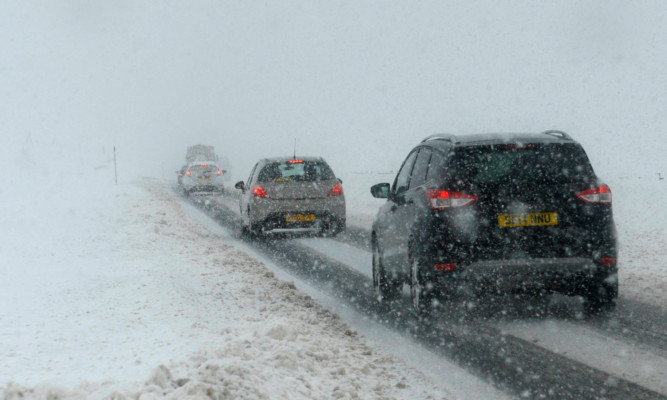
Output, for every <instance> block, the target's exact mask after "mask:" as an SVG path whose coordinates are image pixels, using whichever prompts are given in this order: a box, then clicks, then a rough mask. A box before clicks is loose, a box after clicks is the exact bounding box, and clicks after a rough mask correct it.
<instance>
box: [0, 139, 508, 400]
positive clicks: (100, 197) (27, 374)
mask: <svg viewBox="0 0 667 400" xmlns="http://www.w3.org/2000/svg"><path fill="white" fill-rule="evenodd" d="M23 150H24V151H23V154H21V156H20V157H19V159H20V160H22V161H20V162H21V163H23V164H22V168H20V169H16V170H15V171H14V172H15V174H14V175H13V177H12V178H11V179H10V180H9V181H7V183H13V184H14V186H13V187H14V188H15V189H16V190H14V191H13V192H12V196H6V197H4V198H3V207H2V208H0V223H1V225H2V227H3V229H2V231H0V276H2V279H1V280H0V360H1V361H0V397H2V398H40V399H41V398H87V399H98V398H104V397H107V396H113V397H112V398H114V399H122V398H134V399H137V398H139V399H143V400H146V399H154V398H179V399H181V398H204V397H206V398H209V397H211V398H235V399H236V398H238V399H243V398H247V399H257V398H284V399H287V398H289V399H299V398H300V399H313V398H387V399H390V398H397V399H415V398H424V399H428V398H431V399H442V398H445V399H453V398H459V395H457V391H456V389H454V388H453V387H450V388H448V387H447V385H443V380H442V379H438V378H437V377H433V376H426V375H424V374H423V373H421V372H420V371H418V370H417V369H415V368H413V367H411V366H410V365H406V364H405V363H404V362H402V361H401V359H400V358H397V357H396V356H393V355H392V354H390V353H389V352H387V351H385V350H383V349H382V347H381V346H378V345H376V344H374V343H375V342H374V340H373V338H367V337H364V336H363V335H361V334H359V333H358V332H356V331H355V330H354V329H352V328H350V327H349V326H348V325H347V324H346V323H344V322H342V321H341V319H340V318H339V317H338V316H336V315H335V314H333V313H331V312H330V311H328V310H327V309H326V308H324V307H323V306H322V305H321V304H319V302H318V301H316V300H314V299H313V298H311V297H310V296H309V295H307V294H305V293H304V292H302V291H301V290H299V289H297V288H296V286H295V284H294V283H293V282H291V281H290V280H289V279H278V278H277V277H276V276H275V274H274V273H273V272H271V268H270V266H267V265H265V264H264V263H263V262H261V261H258V260H257V259H256V258H253V257H251V256H249V255H248V254H247V253H246V252H244V251H242V250H239V249H237V248H235V246H237V247H241V248H243V245H242V244H240V243H238V242H237V241H236V240H235V239H233V238H231V237H229V236H227V234H226V233H225V231H224V229H222V228H221V227H220V226H218V225H217V224H216V223H214V222H213V221H212V220H210V219H209V218H208V217H206V216H204V215H203V214H202V213H201V212H200V211H199V210H197V209H196V208H195V207H193V206H192V205H190V204H188V203H187V202H185V201H184V200H183V199H181V198H180V197H178V196H177V195H175V194H174V193H173V191H172V190H171V189H170V185H169V184H167V183H166V182H164V181H158V180H153V179H149V178H141V179H139V180H137V181H136V182H134V183H129V184H120V185H117V186H115V185H113V169H112V168H110V164H109V163H106V162H102V163H101V164H98V165H93V164H92V163H88V162H86V161H90V160H80V159H78V160H77V159H74V158H72V157H71V154H73V153H69V151H70V150H71V149H66V150H63V151H62V152H59V151H58V150H57V149H54V148H51V147H49V146H44V145H35V144H32V143H28V144H27V145H26V146H24V149H23ZM68 154H69V155H70V158H69V159H68V158H62V159H61V161H59V162H60V163H61V164H54V168H51V169H50V170H49V171H48V172H46V173H45V172H44V171H43V170H42V169H41V168H40V167H38V166H37V165H36V163H34V161H35V160H41V161H45V160H50V161H55V160H56V159H59V157H62V156H66V155H68ZM62 160H65V161H62ZM64 181H67V182H69V183H70V184H68V185H63V182H64ZM7 187H8V186H4V187H3V188H4V189H5V190H6V188H7ZM440 368H442V366H440ZM452 370H453V371H452V372H453V373H455V374H458V375H456V376H459V378H457V379H460V381H461V385H460V386H461V387H463V388H468V389H465V390H467V391H468V392H470V389H469V387H470V386H471V385H472V386H473V387H475V388H477V389H475V390H473V391H472V393H477V395H482V394H483V395H484V396H487V397H488V396H492V397H500V398H502V397H503V395H502V394H499V393H498V392H496V391H495V390H494V389H491V388H486V385H485V384H483V383H481V382H480V381H478V380H477V379H476V378H474V377H472V376H470V375H469V374H466V373H463V372H460V371H458V372H457V371H455V370H457V368H456V367H452ZM471 382H473V383H472V384H471ZM475 382H476V383H475ZM450 383H451V382H450ZM459 390H462V389H459ZM107 398H111V397H107ZM464 398H465V397H464Z"/></svg>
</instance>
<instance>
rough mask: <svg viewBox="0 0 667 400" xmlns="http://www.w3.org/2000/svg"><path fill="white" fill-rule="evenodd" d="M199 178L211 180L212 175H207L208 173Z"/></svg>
mask: <svg viewBox="0 0 667 400" xmlns="http://www.w3.org/2000/svg"><path fill="white" fill-rule="evenodd" d="M199 179H202V180H206V181H210V180H211V177H210V176H206V175H201V176H200V177H199Z"/></svg>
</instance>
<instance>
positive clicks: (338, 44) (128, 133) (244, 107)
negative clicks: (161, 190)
mask: <svg viewBox="0 0 667 400" xmlns="http://www.w3.org/2000/svg"><path fill="white" fill-rule="evenodd" d="M665 17H667V3H665V2H662V1H653V2H648V1H645V2H626V1H622V2H621V1H589V2H575V1H566V2H533V1H507V2H497V1H471V2H447V1H444V2H443V1H429V2H426V1H425V2H412V1H405V2H398V1H396V2H394V1H391V2H388V1H364V2H358V1H326V2H324V1H321V2H319V1H279V2H272V1H244V2H232V1H195V2H189V1H141V2H135V1H114V2H103V1H83V0H70V1H61V2H51V1H27V2H23V1H14V0H10V1H4V2H2V3H1V4H0V37H2V39H0V44H1V51H0V94H1V96H2V98H0V105H1V108H0V113H1V114H0V133H1V134H2V137H3V138H7V139H8V140H6V143H10V144H11V143H12V141H11V140H10V139H9V138H14V142H15V143H20V141H21V140H23V138H25V137H26V135H27V134H28V133H29V134H31V137H32V138H33V140H44V141H49V140H51V141H55V142H58V141H66V142H72V141H74V142H79V143H83V144H86V145H90V146H94V147H99V148H105V149H106V150H107V151H108V149H110V147H111V146H112V145H116V146H118V149H119V155H120V160H121V161H122V165H121V168H122V172H123V174H124V176H131V175H139V174H142V175H152V176H161V175H162V174H164V172H163V171H165V169H166V170H167V172H171V171H173V170H175V169H177V168H178V167H179V166H180V164H181V163H182V161H183V158H184V154H185V146H187V145H189V144H194V143H209V144H214V145H216V147H218V149H219V153H220V154H223V155H226V156H228V157H229V158H230V159H231V161H232V164H233V165H234V175H235V176H234V177H235V178H243V177H244V176H245V175H246V174H247V173H248V172H249V170H250V168H251V166H252V164H253V163H254V162H255V161H256V160H257V159H258V158H260V157H263V156H273V155H286V154H291V152H292V146H293V142H294V139H296V140H297V152H298V153H301V154H310V155H322V156H324V157H325V158H326V159H327V160H329V162H330V163H331V164H332V166H334V169H336V170H347V171H352V170H357V169H361V170H364V169H395V168H396V167H398V165H397V163H400V162H401V161H402V158H403V157H404V156H405V154H406V153H407V151H408V150H409V148H410V146H412V145H414V144H415V143H416V142H418V140H419V139H421V138H422V137H424V136H426V135H428V134H431V133H434V132H438V131H448V132H488V131H539V130H542V129H548V128H560V129H564V130H567V131H568V132H570V133H571V134H572V135H573V136H575V138H577V139H578V140H580V141H581V142H582V143H583V144H584V146H585V147H586V149H587V151H588V153H589V155H590V156H591V158H593V162H594V165H595V166H596V169H597V170H602V171H608V173H612V174H620V173H623V165H624V164H625V165H627V164H628V163H632V165H633V166H634V167H636V168H637V170H638V171H641V172H642V173H646V174H650V173H655V172H659V171H662V172H663V173H665V171H664V169H665V161H663V158H665V157H664V154H667V148H666V145H665V144H664V142H665V140H662V141H661V142H662V143H655V141H656V139H661V138H663V137H664V134H663V132H665V131H666V130H667V116H666V115H665V112H664V110H665V109H666V107H665V105H666V104H667V101H666V100H667V74H665V71H667V40H666V39H667V28H665V24H664V21H665ZM639 136H644V137H647V136H648V137H650V138H652V139H653V143H645V142H644V143H641V142H639V141H637V140H636V138H637V137H639ZM83 144H82V145H83ZM9 147H11V146H9ZM598 172H600V171H598ZM601 175H603V176H604V175H605V173H604V172H603V173H601Z"/></svg>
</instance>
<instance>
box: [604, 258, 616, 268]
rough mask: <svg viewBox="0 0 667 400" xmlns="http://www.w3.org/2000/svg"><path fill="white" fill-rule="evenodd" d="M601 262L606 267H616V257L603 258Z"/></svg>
mask: <svg viewBox="0 0 667 400" xmlns="http://www.w3.org/2000/svg"><path fill="white" fill-rule="evenodd" d="M600 262H602V265H604V266H605V267H613V266H615V265H616V257H602V258H600Z"/></svg>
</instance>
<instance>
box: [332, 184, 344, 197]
mask: <svg viewBox="0 0 667 400" xmlns="http://www.w3.org/2000/svg"><path fill="white" fill-rule="evenodd" d="M341 194H343V185H341V184H340V183H337V184H335V185H334V187H333V188H332V189H331V191H330V192H329V196H340V195H341Z"/></svg>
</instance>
